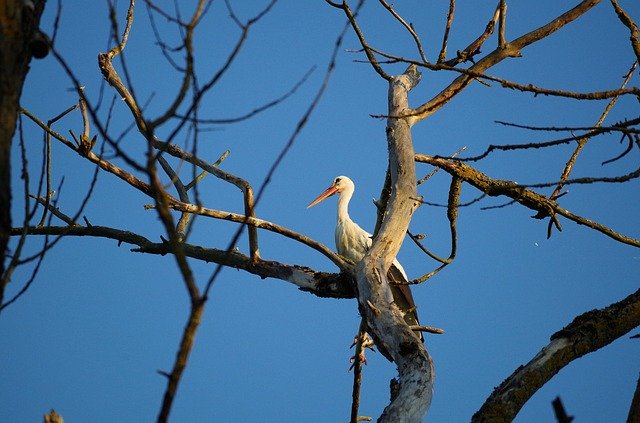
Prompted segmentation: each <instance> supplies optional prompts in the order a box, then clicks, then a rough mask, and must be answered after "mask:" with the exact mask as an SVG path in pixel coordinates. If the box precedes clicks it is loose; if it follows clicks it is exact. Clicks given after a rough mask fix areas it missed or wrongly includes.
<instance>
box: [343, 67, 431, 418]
mask: <svg viewBox="0 0 640 423" xmlns="http://www.w3.org/2000/svg"><path fill="white" fill-rule="evenodd" d="M419 81H420V74H419V73H418V72H417V68H416V67H415V66H413V65H412V66H410V67H409V68H408V69H407V70H406V71H405V73H404V74H402V75H400V76H396V77H392V78H391V80H390V83H389V115H390V116H401V115H402V114H403V113H404V112H405V111H406V110H407V109H408V108H409V105H408V94H409V91H410V90H411V89H412V88H413V87H415V86H416V85H417V84H418V82H419ZM387 142H388V148H389V170H390V176H391V180H390V186H391V193H390V196H389V201H388V203H387V207H386V209H385V213H384V216H383V219H382V224H381V225H380V230H379V232H378V233H377V234H376V236H375V238H374V240H373V244H372V246H371V249H370V250H369V251H368V252H367V254H366V255H365V256H364V258H363V259H362V261H361V262H360V263H359V264H358V265H357V266H356V281H357V285H358V302H359V308H360V313H361V314H362V315H363V316H364V317H365V318H366V320H367V325H368V327H369V328H370V332H369V333H370V334H371V335H372V336H373V337H374V340H375V342H376V345H377V346H378V347H379V348H380V350H381V352H385V355H388V356H389V357H390V358H391V359H393V361H394V362H395V363H396V365H397V366H398V373H399V390H398V393H397V396H395V398H394V399H393V400H392V401H391V403H390V404H389V405H388V406H387V407H386V408H385V410H384V412H383V414H382V416H381V417H380V419H379V421H381V422H400V421H402V422H418V421H421V420H422V418H423V416H424V415H425V414H426V412H427V410H428V408H429V405H430V404H431V397H432V391H433V364H432V361H431V357H430V356H429V354H428V353H427V351H426V349H425V347H424V344H423V343H422V342H421V341H420V338H419V337H417V336H416V335H415V334H414V333H413V331H412V330H411V329H410V328H409V326H408V325H407V324H406V323H405V321H404V319H403V317H402V314H401V312H400V309H399V308H398V306H397V305H396V304H395V303H394V302H393V296H392V293H391V290H390V288H389V282H388V280H387V272H388V270H389V267H390V266H391V263H392V261H393V259H394V258H395V256H396V254H397V252H398V250H399V249H400V245H401V244H402V240H403V239H404V235H405V233H406V231H407V228H408V226H409V222H410V221H411V216H412V215H413V212H414V211H415V209H416V208H417V206H418V202H417V201H416V199H417V192H416V172H415V163H414V160H413V155H414V151H413V144H412V141H411V124H410V121H409V120H408V119H396V118H390V119H389V120H388V122H387Z"/></svg>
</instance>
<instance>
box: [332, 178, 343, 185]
mask: <svg viewBox="0 0 640 423" xmlns="http://www.w3.org/2000/svg"><path fill="white" fill-rule="evenodd" d="M341 180H342V179H341V178H336V180H335V181H333V183H334V184H339V183H340V181H341Z"/></svg>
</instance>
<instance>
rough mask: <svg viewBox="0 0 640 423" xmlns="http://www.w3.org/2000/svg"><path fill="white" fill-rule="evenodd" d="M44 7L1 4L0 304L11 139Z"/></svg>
mask: <svg viewBox="0 0 640 423" xmlns="http://www.w3.org/2000/svg"><path fill="white" fill-rule="evenodd" d="M44 5H45V0H34V1H25V0H6V1H3V2H2V3H1V4H0V40H2V42H0V254H1V255H2V258H1V259H0V278H1V279H0V303H2V298H3V297H4V295H3V294H4V288H5V286H6V284H7V283H8V278H5V270H6V269H5V256H6V254H7V248H8V244H9V236H10V230H11V140H12V139H13V135H14V133H15V130H16V121H17V117H18V108H19V106H20V94H21V93H22V86H23V84H24V80H25V77H26V75H27V72H28V71H29V62H30V61H31V57H32V51H31V47H32V46H33V44H32V41H33V38H34V35H35V34H38V33H39V30H38V26H39V24H40V17H41V16H42V11H43V10H44Z"/></svg>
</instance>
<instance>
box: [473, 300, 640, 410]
mask: <svg viewBox="0 0 640 423" xmlns="http://www.w3.org/2000/svg"><path fill="white" fill-rule="evenodd" d="M638 325H640V290H638V291H636V292H634V293H633V294H631V295H629V296H628V297H627V298H625V299H624V300H622V301H620V302H617V303H615V304H612V305H610V306H609V307H606V308H603V309H597V310H592V311H589V312H586V313H584V314H582V315H580V316H578V317H576V318H575V319H574V320H573V322H571V323H570V324H569V325H567V326H566V327H565V328H563V329H562V330H560V331H559V332H556V333H555V334H553V335H551V339H550V341H551V342H550V343H549V344H547V345H546V346H545V347H544V348H542V350H540V352H539V353H538V354H537V355H536V356H535V357H533V359H531V361H529V363H527V364H526V365H525V366H521V367H520V368H518V369H517V370H516V371H515V372H513V373H512V374H511V376H509V377H508V378H507V379H506V380H505V381H504V382H502V383H501V384H500V386H498V387H497V388H496V389H495V390H494V391H493V393H492V394H491V396H490V397H489V398H488V399H487V401H486V402H485V403H484V404H483V405H482V407H481V408H480V410H478V411H477V412H476V413H475V414H474V415H473V418H472V419H471V421H472V422H473V423H480V422H510V421H512V420H513V419H514V418H515V417H516V415H517V414H518V412H519V411H520V409H521V408H522V406H523V405H524V404H525V403H526V402H527V401H528V400H529V398H531V396H533V394H534V393H535V392H536V391H537V390H538V389H539V388H540V387H542V386H543V385H544V384H545V383H547V382H548V381H549V380H550V379H551V378H552V377H553V376H555V375H556V373H558V372H559V371H560V370H561V369H562V368H563V367H565V366H566V365H567V364H569V363H571V362H572V361H574V360H576V359H578V358H580V357H582V356H584V355H586V354H589V353H591V352H594V351H597V350H599V349H600V348H602V347H604V346H607V345H609V344H610V343H611V342H613V341H615V340H616V339H618V338H620V337H621V336H623V335H625V334H626V333H628V332H629V331H631V330H632V329H633V328H635V327H637V326H638Z"/></svg>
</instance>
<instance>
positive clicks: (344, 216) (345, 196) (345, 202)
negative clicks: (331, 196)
mask: <svg viewBox="0 0 640 423" xmlns="http://www.w3.org/2000/svg"><path fill="white" fill-rule="evenodd" d="M352 195H353V191H352V190H344V191H342V192H341V193H340V197H338V222H344V221H347V220H351V218H350V217H349V201H350V200H351V196H352Z"/></svg>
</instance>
